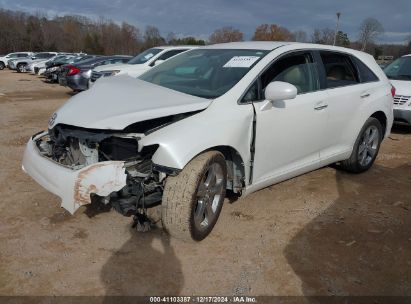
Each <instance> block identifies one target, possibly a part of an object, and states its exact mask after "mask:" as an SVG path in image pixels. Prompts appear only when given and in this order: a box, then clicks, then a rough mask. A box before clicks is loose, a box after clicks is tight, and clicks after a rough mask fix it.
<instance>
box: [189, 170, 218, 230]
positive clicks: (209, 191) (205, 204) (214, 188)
mask: <svg viewBox="0 0 411 304" xmlns="http://www.w3.org/2000/svg"><path fill="white" fill-rule="evenodd" d="M223 191H224V173H223V169H222V167H221V165H220V164H219V163H213V164H211V165H210V167H209V168H208V169H207V171H206V173H205V174H204V175H203V177H202V179H201V181H200V185H199V187H198V189H197V205H196V207H195V211H194V225H195V226H196V228H197V229H199V230H204V229H206V228H207V227H208V226H209V225H210V223H212V222H213V220H214V218H215V217H216V216H217V210H218V205H219V203H220V201H221V196H222V195H223Z"/></svg>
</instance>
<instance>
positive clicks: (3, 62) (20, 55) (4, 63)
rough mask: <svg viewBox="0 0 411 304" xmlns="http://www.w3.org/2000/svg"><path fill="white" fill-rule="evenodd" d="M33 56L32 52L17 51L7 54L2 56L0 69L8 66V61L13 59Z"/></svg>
mask: <svg viewBox="0 0 411 304" xmlns="http://www.w3.org/2000/svg"><path fill="white" fill-rule="evenodd" d="M30 56H33V53H32V52H17V53H9V54H7V55H5V56H0V70H3V69H4V68H5V67H7V62H8V61H9V60H11V59H15V58H27V57H30Z"/></svg>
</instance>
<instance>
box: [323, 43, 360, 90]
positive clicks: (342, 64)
mask: <svg viewBox="0 0 411 304" xmlns="http://www.w3.org/2000/svg"><path fill="white" fill-rule="evenodd" d="M320 55H321V59H322V61H323V64H324V68H325V75H326V87H327V88H328V89H331V88H338V87H344V86H348V85H353V84H357V83H359V77H358V75H357V72H356V70H355V68H354V65H353V63H352V62H351V59H350V57H349V56H348V55H345V54H341V53H334V52H328V51H327V52H320Z"/></svg>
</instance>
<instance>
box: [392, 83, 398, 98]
mask: <svg viewBox="0 0 411 304" xmlns="http://www.w3.org/2000/svg"><path fill="white" fill-rule="evenodd" d="M396 91H397V89H396V88H395V87H394V86H393V85H391V95H392V97H394V96H395V92H396Z"/></svg>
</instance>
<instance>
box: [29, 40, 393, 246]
mask: <svg viewBox="0 0 411 304" xmlns="http://www.w3.org/2000/svg"><path fill="white" fill-rule="evenodd" d="M391 88H392V87H391V85H390V83H389V82H388V80H387V78H386V76H385V75H384V73H383V72H382V70H381V69H380V68H379V67H378V65H377V64H376V62H375V61H374V59H373V58H372V57H371V56H370V55H367V54H365V53H362V52H358V51H354V50H350V49H344V48H338V47H331V46H323V45H321V46H320V45H312V44H301V43H283V42H240V43H228V44H220V45H212V46H207V47H204V48H199V49H195V50H191V51H188V52H185V53H182V54H180V55H177V56H176V57H174V58H172V59H170V60H169V61H167V62H164V63H163V64H161V65H159V66H157V67H154V68H153V69H152V70H150V71H148V72H146V73H145V74H143V75H141V76H140V77H139V78H138V79H135V78H131V77H129V76H119V77H110V78H105V79H102V80H101V81H98V82H97V83H96V84H95V86H93V88H92V89H91V90H89V91H86V92H83V93H81V94H78V95H76V96H74V97H72V98H71V100H70V101H68V102H67V103H66V104H65V105H63V106H62V107H61V108H60V109H59V110H58V111H57V112H56V113H54V114H53V115H52V116H51V118H50V121H49V129H48V131H45V132H41V133H38V134H36V135H33V137H32V138H31V139H30V140H29V142H28V144H27V148H26V151H25V155H24V160H23V169H24V171H26V172H27V173H28V174H29V175H30V176H32V177H33V178H34V179H35V180H36V181H37V182H38V183H39V184H41V185H42V186H43V187H44V188H46V189H48V190H49V191H51V192H52V193H54V194H56V195H58V196H60V197H61V199H62V207H64V208H65V209H67V210H68V211H70V212H71V213H74V212H75V211H76V210H77V209H78V208H79V207H80V206H82V205H85V204H89V203H90V202H91V199H98V200H100V201H101V202H104V203H109V202H110V203H111V204H112V206H113V207H114V208H115V209H116V210H117V211H119V212H120V213H122V214H124V215H136V214H139V212H144V210H145V209H146V208H150V207H153V206H156V205H159V204H161V217H162V223H163V227H164V228H165V229H166V230H167V231H168V232H169V233H170V234H171V235H173V236H176V237H178V238H183V239H194V240H197V241H199V240H202V239H203V238H205V237H206V236H207V235H208V234H209V233H210V232H211V230H212V229H213V226H214V225H215V223H216V221H217V218H218V216H219V213H220V211H221V208H222V204H223V200H224V197H225V195H226V191H230V192H232V193H236V194H237V195H240V196H245V195H248V194H250V193H252V192H254V191H256V190H259V189H261V188H264V187H267V186H269V185H271V184H274V183H277V182H280V181H283V180H286V179H289V178H292V177H294V176H297V175H299V174H302V173H305V172H308V171H311V170H314V169H317V168H320V167H322V166H326V165H328V164H331V163H335V162H340V163H341V166H342V167H344V168H345V169H347V170H349V171H352V172H363V171H366V170H367V169H369V168H370V167H371V165H372V164H373V162H374V160H375V158H376V156H377V153H378V150H379V147H380V143H381V141H382V140H383V138H384V137H385V136H387V135H388V134H389V132H390V129H391V126H392V121H393V109H392V107H393V97H392V95H391V94H392V93H391ZM142 210H143V211H142Z"/></svg>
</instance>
